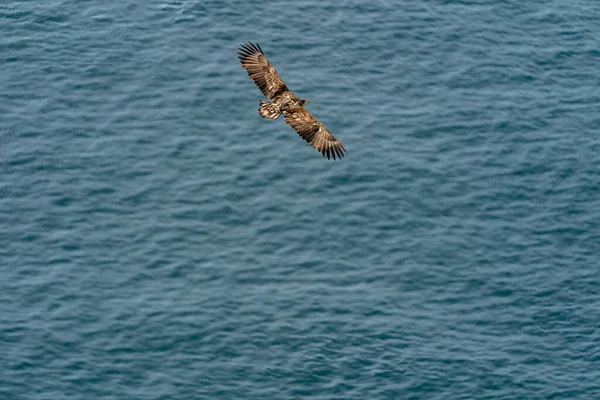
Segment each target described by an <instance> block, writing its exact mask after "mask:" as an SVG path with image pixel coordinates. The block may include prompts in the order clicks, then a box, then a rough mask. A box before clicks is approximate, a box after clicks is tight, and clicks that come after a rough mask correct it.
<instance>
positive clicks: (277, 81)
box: [238, 42, 289, 100]
mask: <svg viewBox="0 0 600 400" xmlns="http://www.w3.org/2000/svg"><path fill="white" fill-rule="evenodd" d="M238 58H239V59H240V62H241V63H242V67H244V68H245V69H246V71H247V72H248V76H249V77H250V79H252V80H253V81H254V83H256V86H258V88H259V89H260V91H261V92H263V94H264V95H265V96H266V97H267V98H269V99H271V100H272V99H273V97H274V96H275V94H276V93H281V92H285V91H286V90H289V89H288V88H287V86H285V83H283V81H282V80H281V78H280V77H279V75H278V74H277V71H275V68H273V65H271V63H270V62H269V60H267V57H266V56H265V53H263V51H262V49H261V48H260V46H259V45H258V44H254V43H252V42H248V44H243V45H242V46H241V47H240V48H239V51H238Z"/></svg>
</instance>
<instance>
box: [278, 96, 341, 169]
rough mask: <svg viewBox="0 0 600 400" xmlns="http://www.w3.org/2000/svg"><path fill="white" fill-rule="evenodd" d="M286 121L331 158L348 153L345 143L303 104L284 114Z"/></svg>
mask: <svg viewBox="0 0 600 400" xmlns="http://www.w3.org/2000/svg"><path fill="white" fill-rule="evenodd" d="M284 119H285V122H287V124H288V125H289V126H291V127H292V128H294V130H295V131H296V132H298V135H300V137H302V139H304V140H306V141H307V142H308V144H310V145H311V146H312V147H313V148H314V149H316V150H317V151H319V152H320V153H321V154H323V155H324V156H327V158H328V159H329V158H330V157H333V159H334V160H335V158H336V156H337V157H338V158H342V157H343V156H344V153H348V152H347V151H346V149H345V148H344V144H343V143H342V142H340V141H339V140H337V138H336V137H335V136H333V135H332V134H331V132H329V131H328V130H327V128H325V125H323V124H322V123H320V122H319V121H318V120H317V119H316V118H315V117H314V116H313V115H312V114H311V113H309V112H308V110H307V109H306V108H304V107H303V106H298V107H296V108H294V110H293V111H291V112H287V113H285V114H284Z"/></svg>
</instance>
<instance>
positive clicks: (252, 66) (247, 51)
mask: <svg viewBox="0 0 600 400" xmlns="http://www.w3.org/2000/svg"><path fill="white" fill-rule="evenodd" d="M237 54H238V58H239V59H240V63H241V64H242V68H244V69H245V70H246V71H247V72H248V77H249V79H252V80H253V81H254V83H255V84H256V86H258V88H259V89H260V91H261V92H262V93H263V94H264V95H265V97H267V98H268V99H269V100H271V101H266V100H261V101H260V107H259V108H258V113H259V114H260V116H261V117H264V118H267V119H277V118H279V116H280V115H281V114H283V119H284V120H285V122H286V123H287V124H288V125H289V126H291V127H292V128H293V129H294V130H295V131H296V132H297V133H298V135H300V137H301V138H302V139H304V140H306V141H307V142H308V144H310V145H311V146H312V147H313V148H314V149H316V150H317V151H319V152H320V153H321V154H323V156H327V159H330V157H333V159H334V160H335V159H336V157H337V158H338V159H341V158H342V157H343V156H344V153H346V154H347V153H348V152H347V151H346V149H345V148H344V144H343V143H342V142H340V141H339V140H338V139H337V138H336V137H335V136H333V134H332V133H331V132H329V130H328V129H327V128H326V127H325V125H323V124H322V123H321V122H319V121H318V120H317V119H316V118H315V117H314V116H313V115H312V114H311V113H310V112H308V110H307V109H306V108H305V107H304V104H308V101H307V100H305V99H302V98H300V97H297V96H296V95H295V94H294V93H292V92H291V91H290V89H288V87H287V86H286V85H285V83H283V81H282V80H281V78H280V77H279V74H278V73H277V71H275V68H273V65H272V64H271V63H270V62H269V60H267V57H266V56H265V53H263V51H262V49H261V48H260V46H259V45H258V43H256V44H254V43H252V42H248V43H247V44H243V45H241V46H240V48H239V50H238V53H237Z"/></svg>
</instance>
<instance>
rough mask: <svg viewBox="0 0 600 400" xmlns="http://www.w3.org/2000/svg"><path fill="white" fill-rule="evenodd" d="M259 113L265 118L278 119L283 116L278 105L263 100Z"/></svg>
mask: <svg viewBox="0 0 600 400" xmlns="http://www.w3.org/2000/svg"><path fill="white" fill-rule="evenodd" d="M258 113H259V114H260V116H261V117H263V118H268V119H277V117H279V116H280V115H281V110H280V109H279V107H278V106H277V105H276V104H273V103H271V102H269V101H266V100H261V101H260V107H259V108H258Z"/></svg>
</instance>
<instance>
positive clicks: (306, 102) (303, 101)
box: [300, 99, 308, 105]
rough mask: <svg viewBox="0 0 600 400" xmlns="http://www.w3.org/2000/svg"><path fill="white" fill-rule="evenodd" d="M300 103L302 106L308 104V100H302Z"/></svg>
mask: <svg viewBox="0 0 600 400" xmlns="http://www.w3.org/2000/svg"><path fill="white" fill-rule="evenodd" d="M300 103H302V105H304V104H308V100H306V99H300Z"/></svg>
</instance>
